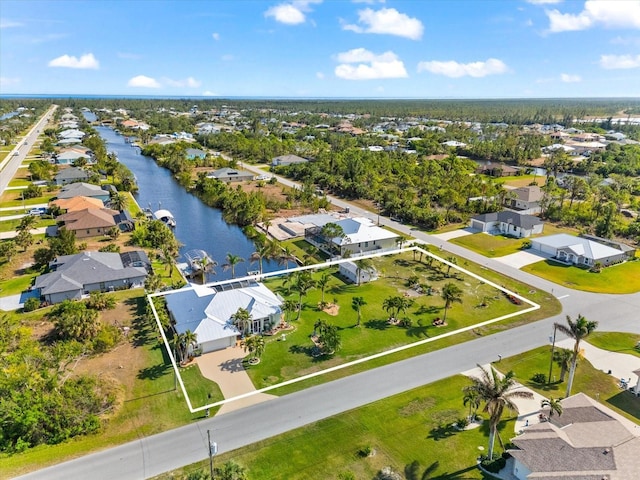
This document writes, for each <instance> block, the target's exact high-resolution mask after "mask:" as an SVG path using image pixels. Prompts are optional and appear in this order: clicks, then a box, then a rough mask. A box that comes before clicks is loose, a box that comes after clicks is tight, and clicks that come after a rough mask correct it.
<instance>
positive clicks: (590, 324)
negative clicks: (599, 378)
mask: <svg viewBox="0 0 640 480" xmlns="http://www.w3.org/2000/svg"><path fill="white" fill-rule="evenodd" d="M554 326H555V327H556V328H557V329H558V330H560V331H561V332H562V333H564V334H565V335H566V336H567V337H569V338H572V339H573V340H574V341H575V343H574V344H573V353H572V355H571V369H570V370H569V381H568V382H567V393H566V395H565V398H566V397H568V396H570V395H571V387H572V386H573V378H574V376H575V374H576V365H577V364H578V355H579V354H580V341H582V340H584V339H585V338H586V337H588V336H589V334H590V333H591V332H593V331H594V330H595V329H596V328H598V322H594V321H590V320H587V319H586V318H584V317H583V316H582V315H581V314H578V318H576V320H575V322H574V321H573V320H571V317H570V316H569V315H567V325H563V324H561V323H556V324H555V325H554Z"/></svg>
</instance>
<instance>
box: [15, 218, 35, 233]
mask: <svg viewBox="0 0 640 480" xmlns="http://www.w3.org/2000/svg"><path fill="white" fill-rule="evenodd" d="M37 223H38V217H36V216H35V215H25V216H24V217H22V218H21V219H20V224H19V225H18V226H17V227H16V232H29V231H30V230H31V229H32V228H33V227H35V226H36V224H37Z"/></svg>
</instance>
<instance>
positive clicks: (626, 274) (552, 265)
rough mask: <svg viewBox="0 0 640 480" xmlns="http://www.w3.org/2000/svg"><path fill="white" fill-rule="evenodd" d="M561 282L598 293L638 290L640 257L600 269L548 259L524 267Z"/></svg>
mask: <svg viewBox="0 0 640 480" xmlns="http://www.w3.org/2000/svg"><path fill="white" fill-rule="evenodd" d="M522 270H523V271H525V272H529V273H532V274H534V275H537V276H539V277H542V278H544V279H546V280H549V281H551V282H554V283H557V284H558V285H564V286H566V287H569V288H575V289H576V290H584V291H586V292H596V293H635V292H638V291H640V261H637V260H636V261H631V262H625V263H621V264H618V265H613V266H611V267H607V268H603V269H602V271H601V272H600V273H592V272H590V271H589V270H586V269H583V268H579V267H576V266H573V265H566V264H564V263H558V262H555V261H553V260H545V261H542V262H537V263H534V264H532V265H527V266H526V267H523V268H522Z"/></svg>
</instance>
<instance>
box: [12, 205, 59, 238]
mask: <svg viewBox="0 0 640 480" xmlns="http://www.w3.org/2000/svg"><path fill="white" fill-rule="evenodd" d="M3 213H4V212H3ZM22 213H24V211H23V210H22V208H21V211H20V212H19V213H13V215H20V214H22ZM55 224H56V221H55V220H54V219H53V218H39V219H38V222H37V223H36V224H35V225H34V227H33V228H40V227H48V226H50V225H55ZM18 225H20V219H19V218H18V219H15V220H2V217H1V216H0V232H12V231H14V230H15V229H16V227H17V226H18Z"/></svg>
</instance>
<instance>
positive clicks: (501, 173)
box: [476, 162, 518, 177]
mask: <svg viewBox="0 0 640 480" xmlns="http://www.w3.org/2000/svg"><path fill="white" fill-rule="evenodd" d="M476 173H481V174H484V175H489V176H492V177H511V176H513V175H517V174H518V169H517V168H513V167H511V166H509V165H505V164H504V163H494V162H487V163H483V164H480V165H478V168H476Z"/></svg>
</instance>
